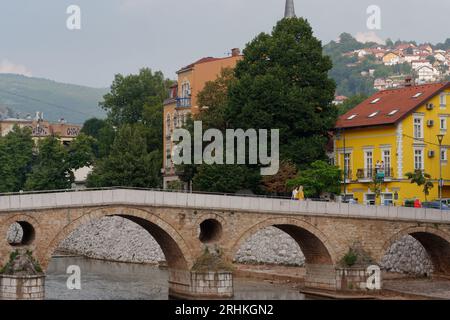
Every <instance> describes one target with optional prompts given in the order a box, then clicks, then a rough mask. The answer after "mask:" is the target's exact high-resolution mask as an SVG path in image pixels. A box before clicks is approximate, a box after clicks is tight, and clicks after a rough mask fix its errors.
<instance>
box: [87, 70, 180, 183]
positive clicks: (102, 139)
mask: <svg viewBox="0 0 450 320" xmlns="http://www.w3.org/2000/svg"><path fill="white" fill-rule="evenodd" d="M171 84H172V82H171V81H170V80H166V79H164V76H163V74H162V73H161V72H155V73H153V72H152V71H151V70H150V69H141V70H140V72H139V74H136V75H128V76H123V75H116V77H115V79H114V81H113V84H112V85H111V92H110V93H108V94H106V95H105V96H104V101H102V102H101V103H100V106H101V107H102V108H104V109H105V110H107V111H108V116H107V119H106V120H98V119H89V120H88V121H86V123H85V124H84V126H83V129H82V132H84V133H86V134H88V135H90V136H92V137H93V138H95V140H96V143H95V144H94V145H95V147H94V150H95V153H96V156H97V160H96V161H95V162H94V170H93V172H92V173H91V174H90V175H89V176H88V180H87V185H88V186H89V187H110V186H126V187H143V188H144V187H145V188H156V187H160V186H161V166H162V148H163V145H162V140H163V139H162V138H163V129H162V125H163V117H162V114H163V105H162V104H163V100H164V98H165V97H166V95H167V90H168V87H169V86H170V85H171Z"/></svg>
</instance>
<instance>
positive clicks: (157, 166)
mask: <svg viewBox="0 0 450 320" xmlns="http://www.w3.org/2000/svg"><path fill="white" fill-rule="evenodd" d="M161 159H162V154H161V151H160V150H149V149H148V142H147V131H146V129H145V127H144V126H143V125H142V124H134V125H130V124H127V125H123V126H122V127H121V128H120V129H119V132H118V134H117V136H116V138H115V140H114V143H113V145H112V147H111V152H110V154H109V155H108V156H106V157H105V158H102V159H99V160H98V161H97V162H96V163H95V167H94V170H93V171H92V173H91V174H90V175H89V176H88V178H87V186H88V187H112V186H124V187H139V188H157V187H160V185H161V181H160V175H159V172H160V170H161V165H162V163H161V161H162V160H161Z"/></svg>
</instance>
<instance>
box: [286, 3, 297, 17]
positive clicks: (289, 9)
mask: <svg viewBox="0 0 450 320" xmlns="http://www.w3.org/2000/svg"><path fill="white" fill-rule="evenodd" d="M284 17H285V18H295V8H294V0H286V9H285V10H284Z"/></svg>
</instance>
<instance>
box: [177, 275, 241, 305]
mask: <svg viewBox="0 0 450 320" xmlns="http://www.w3.org/2000/svg"><path fill="white" fill-rule="evenodd" d="M169 296H170V297H171V298H174V299H190V300H201V299H208V300H211V299H231V298H232V297H233V273H232V272H231V271H211V272H197V271H184V270H172V269H169Z"/></svg>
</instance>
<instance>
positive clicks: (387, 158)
mask: <svg viewBox="0 0 450 320" xmlns="http://www.w3.org/2000/svg"><path fill="white" fill-rule="evenodd" d="M382 154H383V162H384V172H385V176H386V177H392V172H391V170H392V169H391V150H383V151H382Z"/></svg>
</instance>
